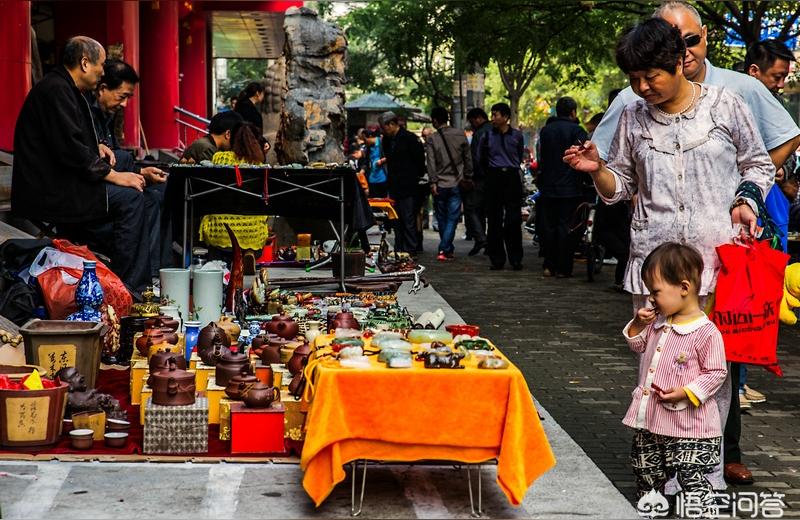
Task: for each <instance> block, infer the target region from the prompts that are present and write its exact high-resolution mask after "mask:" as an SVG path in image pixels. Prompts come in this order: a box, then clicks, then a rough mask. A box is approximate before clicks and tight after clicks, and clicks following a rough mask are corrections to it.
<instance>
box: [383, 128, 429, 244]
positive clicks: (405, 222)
mask: <svg viewBox="0 0 800 520" xmlns="http://www.w3.org/2000/svg"><path fill="white" fill-rule="evenodd" d="M380 123H381V127H382V128H383V132H384V138H383V140H382V141H383V142H382V146H383V155H384V158H385V159H386V161H385V166H386V173H387V177H388V187H389V197H391V198H392V199H393V200H394V209H395V211H396V212H397V217H398V219H397V223H396V227H395V243H394V249H395V251H398V252H401V251H405V252H406V253H408V254H410V255H413V254H416V252H417V248H418V246H419V244H418V240H417V219H416V218H417V216H416V211H415V209H416V204H415V197H416V194H417V186H418V184H419V179H420V178H421V177H422V176H423V175H424V174H425V149H424V148H423V147H422V143H421V142H420V141H419V139H417V136H415V135H414V134H412V133H411V132H409V131H408V130H406V129H405V128H401V127H400V124H399V122H398V119H397V116H396V115H395V114H394V112H385V113H384V114H382V115H381V118H380Z"/></svg>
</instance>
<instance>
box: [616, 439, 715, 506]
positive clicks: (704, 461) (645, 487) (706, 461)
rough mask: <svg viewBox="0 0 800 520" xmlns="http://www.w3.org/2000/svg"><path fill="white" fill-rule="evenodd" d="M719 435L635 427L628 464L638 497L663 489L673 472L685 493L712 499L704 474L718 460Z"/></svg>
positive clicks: (706, 499)
mask: <svg viewBox="0 0 800 520" xmlns="http://www.w3.org/2000/svg"><path fill="white" fill-rule="evenodd" d="M720 442H721V438H720V437H714V438H711V439H682V438H678V437H667V436H665V435H657V434H655V433H651V432H649V431H647V430H636V433H635V434H634V436H633V446H632V448H631V465H632V466H633V473H634V475H636V485H637V487H638V488H639V496H640V497H641V496H642V495H644V494H645V493H647V492H648V491H650V490H651V489H655V490H656V491H658V492H659V493H662V494H663V493H664V485H665V484H666V483H667V481H668V480H669V479H671V478H672V477H673V476H677V478H678V483H679V484H680V485H681V487H682V488H683V491H684V492H685V493H694V494H695V495H696V496H697V497H698V498H699V499H700V503H702V504H703V505H706V506H707V505H709V504H712V503H713V500H714V497H713V490H712V488H711V484H710V483H709V482H708V480H707V479H706V475H707V474H708V473H711V472H712V471H713V470H714V467H715V466H716V465H718V464H719V453H720Z"/></svg>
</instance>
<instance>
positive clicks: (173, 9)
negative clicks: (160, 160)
mask: <svg viewBox="0 0 800 520" xmlns="http://www.w3.org/2000/svg"><path fill="white" fill-rule="evenodd" d="M140 7H141V10H140V11H139V15H140V19H139V22H140V25H139V27H140V33H139V34H140V40H139V41H140V44H139V58H140V71H139V72H140V73H139V76H140V77H141V80H142V81H141V85H140V88H139V91H140V92H141V96H140V100H141V102H140V105H139V106H140V113H141V116H142V128H143V130H144V134H145V138H146V139H147V146H148V147H149V148H151V149H153V148H170V149H171V148H175V147H177V146H178V124H177V123H176V122H175V113H174V111H173V107H175V106H178V104H179V86H178V62H179V59H178V2H177V1H175V0H154V1H151V2H141V3H140ZM144 144H145V143H142V146H144Z"/></svg>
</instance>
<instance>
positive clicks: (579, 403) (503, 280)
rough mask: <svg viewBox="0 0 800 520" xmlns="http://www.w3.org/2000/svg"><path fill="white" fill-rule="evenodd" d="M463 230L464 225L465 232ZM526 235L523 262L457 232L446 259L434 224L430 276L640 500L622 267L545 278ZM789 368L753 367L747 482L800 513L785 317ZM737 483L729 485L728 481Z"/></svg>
mask: <svg viewBox="0 0 800 520" xmlns="http://www.w3.org/2000/svg"><path fill="white" fill-rule="evenodd" d="M461 234H462V228H461V227H460V228H459V230H458V233H457V237H460V235H461ZM524 240H525V259H524V262H523V265H524V270H523V271H520V272H515V271H511V270H510V269H506V270H503V271H490V270H489V269H488V267H489V261H488V258H487V257H486V256H483V255H478V256H476V257H472V258H470V257H468V256H467V255H466V253H467V251H468V250H469V249H470V247H471V245H472V243H471V242H467V241H464V240H460V239H458V238H457V239H456V259H455V260H453V261H450V262H447V263H441V262H437V261H436V259H435V248H436V245H437V242H438V236H437V234H435V233H433V232H431V231H426V236H425V243H424V247H425V248H426V253H423V254H422V255H421V257H420V262H421V263H423V264H424V265H426V266H427V267H428V273H427V274H428V280H429V281H430V282H431V283H432V284H433V285H434V287H435V288H436V290H437V291H438V292H439V293H440V294H441V295H442V296H443V297H444V298H445V299H446V300H447V301H448V303H450V305H452V307H453V308H454V309H455V310H456V311H457V312H458V313H459V314H460V315H461V316H462V317H463V319H464V320H465V321H466V322H467V323H475V324H478V325H480V326H481V329H482V332H483V333H485V334H486V335H487V336H488V337H490V338H492V339H493V340H494V341H495V342H496V343H497V344H498V345H500V346H501V348H502V349H503V351H504V352H505V353H506V354H507V355H508V356H509V357H510V358H511V359H512V360H513V361H514V362H515V363H516V364H517V365H518V366H519V367H520V369H521V370H522V371H523V373H524V374H525V377H526V379H527V381H528V384H529V386H530V388H531V391H532V392H533V394H534V396H536V398H537V399H538V400H540V401H541V403H542V404H543V405H544V406H545V408H546V409H547V410H548V411H549V412H550V413H551V414H552V416H553V417H554V418H555V419H556V421H557V422H558V423H559V424H560V425H561V427H562V428H564V430H566V432H567V433H569V435H570V436H571V437H572V438H573V439H574V440H575V441H576V442H577V443H578V444H579V445H580V446H581V448H583V450H584V451H586V453H587V454H588V455H589V456H590V457H591V458H592V460H593V461H594V462H595V464H597V466H598V467H599V468H600V469H601V470H602V471H603V473H605V475H606V476H607V477H608V478H609V480H611V481H612V482H613V483H614V485H615V486H616V487H617V488H618V489H619V490H620V492H622V493H623V494H624V495H625V496H627V497H628V498H629V499H631V500H633V495H634V489H635V484H634V482H633V477H632V475H631V471H630V466H629V463H628V452H629V449H630V438H631V432H630V430H629V429H628V428H627V427H625V426H624V425H623V424H622V422H621V420H622V417H623V416H624V414H625V411H626V409H627V407H628V405H629V402H630V392H631V390H632V389H633V385H634V381H635V377H636V363H635V360H634V358H633V356H632V355H631V354H630V352H629V350H628V348H627V345H626V344H625V342H624V341H623V340H622V337H621V330H622V327H623V325H624V324H625V323H626V321H627V320H628V319H629V315H630V297H629V296H628V295H626V294H620V293H617V292H615V291H613V290H611V289H610V288H609V287H610V284H611V283H612V282H613V268H611V269H610V268H609V266H606V268H605V269H603V272H601V273H600V275H599V278H598V279H597V280H596V281H595V282H594V283H589V282H587V281H586V278H585V275H584V271H583V269H584V265H583V264H576V267H575V277H574V278H571V279H555V278H543V277H542V275H541V260H540V259H539V258H537V250H536V249H535V247H534V246H533V245H532V244H531V243H530V240H529V238H528V236H526V237H524ZM778 355H779V360H780V363H781V366H782V367H783V370H784V377H783V378H777V377H775V376H773V375H772V374H770V373H768V372H766V371H765V370H763V369H761V368H757V367H755V368H751V370H750V372H749V376H748V377H749V385H750V386H751V387H753V388H756V389H758V390H760V391H762V392H763V393H765V394H766V395H767V402H765V403H762V404H757V405H753V408H752V410H751V411H750V412H749V413H747V412H745V413H743V416H742V430H743V433H742V442H741V447H742V451H743V460H744V462H745V463H746V464H747V465H748V466H749V467H750V469H751V470H752V471H753V474H754V476H755V479H756V482H755V484H754V485H753V486H746V487H742V488H740V489H738V491H755V492H762V491H777V492H780V493H785V494H786V497H785V499H784V500H785V501H786V502H787V505H788V506H789V508H790V510H787V511H786V516H797V517H800V428H799V427H800V421H798V416H800V400H798V396H800V387H799V386H798V382H800V329H797V328H795V329H790V328H788V327H783V326H782V327H781V333H780V340H779V352H778ZM730 490H732V489H731V488H729V491H730Z"/></svg>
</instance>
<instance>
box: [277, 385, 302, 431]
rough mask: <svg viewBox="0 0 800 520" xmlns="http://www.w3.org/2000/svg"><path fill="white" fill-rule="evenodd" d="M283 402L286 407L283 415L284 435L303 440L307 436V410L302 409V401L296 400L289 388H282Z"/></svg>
mask: <svg viewBox="0 0 800 520" xmlns="http://www.w3.org/2000/svg"><path fill="white" fill-rule="evenodd" d="M281 404H283V407H284V408H285V409H286V412H285V413H284V415H283V437H284V438H285V439H291V440H293V441H302V440H303V439H305V437H306V431H305V426H306V412H304V411H301V407H300V405H301V402H300V401H296V400H295V398H294V396H293V395H292V394H290V393H289V391H288V390H281Z"/></svg>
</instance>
